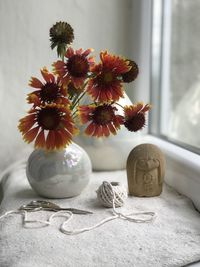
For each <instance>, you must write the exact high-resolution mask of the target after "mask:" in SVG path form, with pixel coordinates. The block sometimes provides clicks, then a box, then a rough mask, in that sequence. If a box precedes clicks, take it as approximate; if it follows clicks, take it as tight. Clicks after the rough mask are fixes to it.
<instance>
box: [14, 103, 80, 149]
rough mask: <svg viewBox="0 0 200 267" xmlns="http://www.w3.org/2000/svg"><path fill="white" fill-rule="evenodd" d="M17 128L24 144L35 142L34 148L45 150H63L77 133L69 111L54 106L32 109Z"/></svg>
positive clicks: (59, 106) (47, 105)
mask: <svg viewBox="0 0 200 267" xmlns="http://www.w3.org/2000/svg"><path fill="white" fill-rule="evenodd" d="M18 128H19V130H20V132H21V133H22V135H23V139H24V141H25V142H27V143H30V142H32V141H33V140H35V148H43V149H47V150H54V149H57V150H58V149H62V148H64V147H65V146H66V145H68V144H70V143H71V141H72V137H73V135H74V134H76V132H77V129H76V128H75V126H74V121H73V119H72V116H71V112H70V110H69V109H68V108H67V107H64V106H63V105H56V104H46V105H44V106H41V107H36V108H32V109H31V110H30V111H29V115H27V116H26V117H24V118H22V119H21V120H20V121H19V125H18Z"/></svg>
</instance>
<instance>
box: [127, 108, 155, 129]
mask: <svg viewBox="0 0 200 267" xmlns="http://www.w3.org/2000/svg"><path fill="white" fill-rule="evenodd" d="M150 108H151V106H150V105H149V104H147V105H145V106H144V104H143V103H137V104H135V105H132V106H125V107H124V114H125V121H124V126H125V127H126V128H127V129H128V130H129V131H131V132H137V131H138V130H140V129H142V128H143V127H144V126H145V122H146V118H145V113H146V112H147V111H148V110H150Z"/></svg>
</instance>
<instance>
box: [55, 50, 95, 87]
mask: <svg viewBox="0 0 200 267" xmlns="http://www.w3.org/2000/svg"><path fill="white" fill-rule="evenodd" d="M91 52H92V49H87V50H85V51H83V49H79V50H76V51H74V50H73V48H71V47H69V48H68V49H67V52H66V54H65V58H66V62H64V61H61V60H58V61H57V62H55V63H54V64H53V67H54V73H55V74H57V75H58V76H59V77H60V79H61V80H62V82H63V83H64V84H66V85H67V84H68V83H69V82H72V83H73V84H74V86H75V87H76V88H79V87H81V86H82V85H83V84H84V81H85V79H86V78H87V77H88V73H89V72H90V68H91V66H93V65H94V58H93V57H88V56H89V54H90V53H91Z"/></svg>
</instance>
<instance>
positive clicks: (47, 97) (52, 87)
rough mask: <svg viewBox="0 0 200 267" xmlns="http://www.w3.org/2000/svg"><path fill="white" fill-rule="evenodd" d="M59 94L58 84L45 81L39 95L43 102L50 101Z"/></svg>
mask: <svg viewBox="0 0 200 267" xmlns="http://www.w3.org/2000/svg"><path fill="white" fill-rule="evenodd" d="M58 96H59V86H58V85H57V84H55V83H46V84H45V85H44V86H43V87H42V89H41V91H40V97H41V100H42V101H44V102H52V101H54V100H56V99H57V98H58Z"/></svg>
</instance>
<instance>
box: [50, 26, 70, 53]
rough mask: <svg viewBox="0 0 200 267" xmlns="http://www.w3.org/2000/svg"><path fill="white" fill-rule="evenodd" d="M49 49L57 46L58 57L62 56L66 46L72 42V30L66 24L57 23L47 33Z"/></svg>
mask: <svg viewBox="0 0 200 267" xmlns="http://www.w3.org/2000/svg"><path fill="white" fill-rule="evenodd" d="M49 35H50V41H51V48H52V49H54V48H55V47H56V46H57V54H58V56H63V55H64V54H65V51H66V47H67V45H69V44H71V43H72V41H73V40H74V30H73V28H72V27H71V25H70V24H68V23H67V22H61V21H60V22H57V23H56V24H55V25H53V26H52V27H51V29H50V31H49Z"/></svg>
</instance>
